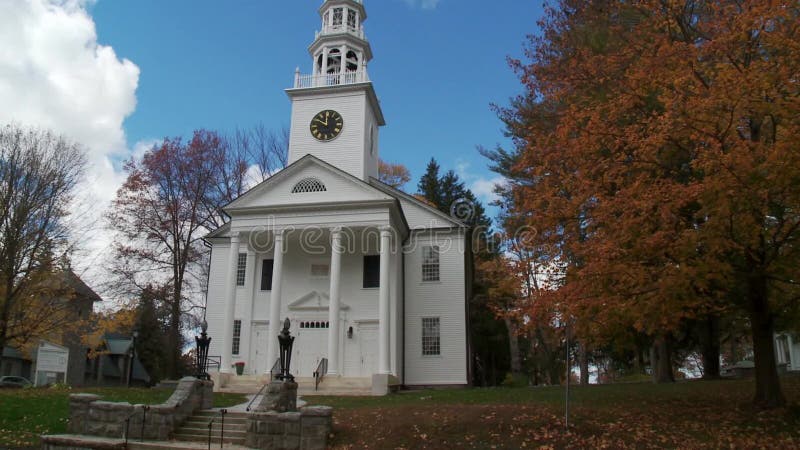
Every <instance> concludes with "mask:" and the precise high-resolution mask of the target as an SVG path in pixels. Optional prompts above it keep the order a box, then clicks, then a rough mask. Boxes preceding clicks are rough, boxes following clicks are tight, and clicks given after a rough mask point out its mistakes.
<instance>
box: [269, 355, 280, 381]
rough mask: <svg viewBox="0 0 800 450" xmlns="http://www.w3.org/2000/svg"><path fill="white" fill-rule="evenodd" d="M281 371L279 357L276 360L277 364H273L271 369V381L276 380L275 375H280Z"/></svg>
mask: <svg viewBox="0 0 800 450" xmlns="http://www.w3.org/2000/svg"><path fill="white" fill-rule="evenodd" d="M280 373H281V359H280V358H278V359H276V360H275V364H273V365H272V369H269V381H270V383H271V382H272V381H273V380H275V375H280Z"/></svg>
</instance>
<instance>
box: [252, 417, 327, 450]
mask: <svg viewBox="0 0 800 450" xmlns="http://www.w3.org/2000/svg"><path fill="white" fill-rule="evenodd" d="M332 412H333V409H332V408H330V407H328V406H306V407H304V408H300V411H299V412H283V413H279V412H276V411H264V412H254V413H250V414H249V416H248V417H247V437H246V438H245V446H247V447H250V448H258V449H286V450H299V449H302V450H317V449H325V448H327V446H328V435H329V434H330V432H331V429H332V426H333V420H332Z"/></svg>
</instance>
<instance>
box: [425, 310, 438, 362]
mask: <svg viewBox="0 0 800 450" xmlns="http://www.w3.org/2000/svg"><path fill="white" fill-rule="evenodd" d="M441 354H442V347H441V338H440V336H439V318H438V317H423V318H422V356H439V355H441Z"/></svg>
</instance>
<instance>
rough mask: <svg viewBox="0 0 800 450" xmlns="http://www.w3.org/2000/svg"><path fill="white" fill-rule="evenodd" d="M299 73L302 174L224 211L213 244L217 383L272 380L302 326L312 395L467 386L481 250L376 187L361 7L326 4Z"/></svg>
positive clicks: (446, 222) (293, 91) (423, 209)
mask: <svg viewBox="0 0 800 450" xmlns="http://www.w3.org/2000/svg"><path fill="white" fill-rule="evenodd" d="M319 13H320V16H321V18H322V30H321V31H320V32H318V33H317V34H316V38H315V40H314V42H313V44H311V46H310V47H309V52H310V54H311V56H312V59H313V71H312V73H311V74H310V75H301V74H300V72H299V70H298V71H297V72H296V74H295V79H294V87H292V88H290V89H287V90H286V93H287V94H288V96H289V98H290V100H291V102H292V120H291V134H290V144H289V163H290V164H289V166H288V167H287V168H285V169H284V170H281V171H280V172H278V173H277V174H275V175H274V176H272V177H271V178H269V179H268V180H266V181H265V182H263V183H261V184H259V185H258V186H256V187H254V188H253V189H251V190H250V191H248V192H247V193H245V194H244V195H242V196H241V197H239V198H238V199H237V200H235V201H234V202H232V203H231V204H229V205H228V206H227V207H225V208H224V210H225V212H226V213H227V214H228V215H229V216H230V218H231V220H230V221H229V222H228V223H227V224H226V225H225V226H223V227H222V228H220V229H218V230H216V231H214V232H212V233H211V234H209V235H208V236H207V237H206V241H207V242H208V243H209V245H210V246H211V267H210V275H209V285H208V307H207V312H206V317H207V321H208V324H209V333H210V334H211V335H212V336H214V338H213V340H212V342H211V348H210V351H209V354H210V355H212V356H216V355H219V356H220V357H221V364H220V374H218V375H217V374H215V377H217V379H218V380H219V381H218V383H220V384H222V385H224V384H225V383H226V382H229V381H230V377H231V375H230V374H232V373H234V368H233V367H232V366H233V364H235V363H237V362H243V363H245V367H244V372H245V374H247V375H251V376H253V375H263V374H268V373H269V372H270V369H271V368H272V367H273V365H274V364H275V361H276V360H277V358H278V340H277V335H278V333H279V331H280V330H281V328H282V325H283V320H284V319H285V318H287V317H288V318H289V319H290V320H291V331H292V334H293V335H294V336H296V340H295V343H294V350H293V357H292V372H293V373H294V374H295V376H296V377H298V379H299V380H300V382H301V389H302V383H308V382H309V378H310V377H312V374H313V373H314V372H315V371H316V370H317V368H318V367H321V366H320V364H321V363H322V364H324V363H327V374H326V375H325V378H324V381H323V386H324V384H325V383H335V382H336V380H347V379H352V380H354V381H355V380H361V381H362V382H367V383H369V384H368V385H369V386H371V388H372V391H373V392H374V393H385V392H387V390H388V388H389V387H390V386H394V385H405V386H432V385H439V386H444V385H466V384H467V383H468V380H469V367H468V365H469V357H468V355H469V349H468V339H467V336H468V330H467V317H468V316H467V296H468V294H469V278H470V277H469V273H468V271H469V269H468V268H469V264H468V258H469V250H468V247H467V240H466V239H465V236H466V228H465V227H464V225H463V224H462V223H461V222H459V221H458V220H455V219H453V218H451V217H449V216H448V215H446V214H442V213H441V212H439V211H438V210H437V209H435V208H432V207H430V206H428V205H427V204H425V203H423V202H420V201H419V200H417V199H415V198H414V197H412V196H410V195H407V194H405V193H403V192H400V191H398V190H396V189H393V188H391V187H389V186H387V185H385V184H383V183H381V182H379V181H378V180H377V177H378V157H379V154H378V141H379V140H378V135H379V129H380V127H381V126H383V125H384V124H385V122H384V117H383V113H382V112H381V106H380V103H379V102H378V97H377V95H376V94H375V89H374V88H373V84H372V82H371V81H370V79H369V76H368V75H367V63H368V62H369V61H370V60H371V59H372V50H371V48H370V45H369V42H368V41H367V39H366V37H365V35H364V29H363V26H362V23H363V22H364V20H366V18H367V14H366V11H365V9H364V5H363V2H362V1H361V0H327V1H325V2H324V4H323V5H322V7H321V8H320V9H319Z"/></svg>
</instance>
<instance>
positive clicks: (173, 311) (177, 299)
mask: <svg viewBox="0 0 800 450" xmlns="http://www.w3.org/2000/svg"><path fill="white" fill-rule="evenodd" d="M182 296H183V294H182V292H181V289H180V287H179V286H175V287H174V288H173V298H172V304H171V305H170V318H169V338H168V341H169V342H168V344H167V345H168V346H169V349H168V353H167V355H168V360H169V367H168V368H167V373H168V374H169V376H170V378H172V379H173V380H177V379H179V378H180V377H181V376H182V373H181V372H182V370H181V348H182V347H183V345H182V344H183V340H182V339H181V297H182ZM229 351H230V349H229Z"/></svg>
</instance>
